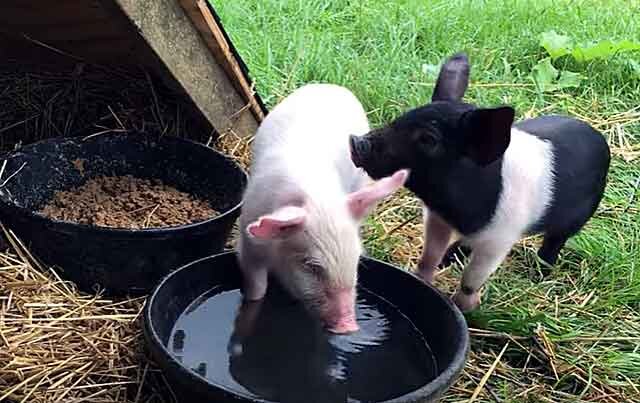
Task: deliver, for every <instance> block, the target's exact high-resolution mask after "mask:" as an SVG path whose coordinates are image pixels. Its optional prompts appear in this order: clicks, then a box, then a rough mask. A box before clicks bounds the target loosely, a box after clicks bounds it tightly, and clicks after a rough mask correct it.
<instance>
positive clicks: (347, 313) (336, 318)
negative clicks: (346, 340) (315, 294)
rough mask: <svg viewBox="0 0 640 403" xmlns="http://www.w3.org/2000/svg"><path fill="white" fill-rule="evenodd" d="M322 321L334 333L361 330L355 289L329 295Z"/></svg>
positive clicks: (333, 292)
mask: <svg viewBox="0 0 640 403" xmlns="http://www.w3.org/2000/svg"><path fill="white" fill-rule="evenodd" d="M328 294H329V295H328V297H329V299H328V301H327V304H326V305H325V309H324V310H323V312H322V319H323V320H324V322H325V323H326V326H327V329H328V330H329V331H330V332H332V333H337V334H345V333H353V332H356V331H358V330H359V327H358V322H357V321H356V307H355V303H356V298H355V296H356V294H355V289H340V290H335V291H331V292H329V293H328Z"/></svg>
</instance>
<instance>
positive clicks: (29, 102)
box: [0, 60, 211, 151]
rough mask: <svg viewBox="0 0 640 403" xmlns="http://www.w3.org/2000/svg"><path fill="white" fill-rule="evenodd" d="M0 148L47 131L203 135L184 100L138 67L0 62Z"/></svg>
mask: <svg viewBox="0 0 640 403" xmlns="http://www.w3.org/2000/svg"><path fill="white" fill-rule="evenodd" d="M0 105H2V109H1V110H0V151H6V150H10V149H12V148H13V147H14V145H16V144H17V145H19V144H29V143H32V142H34V141H38V140H42V139H46V138H51V137H68V136H92V135H102V134H108V133H122V132H145V133H153V134H159V135H162V134H169V135H173V136H177V137H189V138H195V139H197V140H200V141H204V140H206V139H207V138H208V137H209V136H210V135H211V133H210V132H209V129H207V128H206V126H205V125H204V124H203V121H202V120H200V118H196V117H195V116H194V115H193V114H192V113H191V112H189V111H190V107H188V106H187V105H186V104H185V100H184V99H183V98H182V97H180V96H177V95H176V94H175V93H174V92H173V91H171V90H169V89H167V88H166V87H164V86H163V85H162V84H161V83H160V82H159V81H158V80H156V79H155V78H154V77H152V76H151V75H150V74H149V73H148V72H146V71H145V70H143V69H140V68H127V69H124V68H117V67H114V66H100V65H93V64H87V63H76V64H75V65H74V66H72V67H61V66H58V65H37V66H35V65H26V64H24V63H23V62H17V61H13V60H3V63H2V66H0Z"/></svg>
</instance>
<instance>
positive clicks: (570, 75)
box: [556, 71, 582, 89]
mask: <svg viewBox="0 0 640 403" xmlns="http://www.w3.org/2000/svg"><path fill="white" fill-rule="evenodd" d="M580 81H582V75H581V74H580V73H574V72H572V71H561V72H560V77H559V78H558V81H557V83H556V89H562V88H575V87H578V86H579V85H580Z"/></svg>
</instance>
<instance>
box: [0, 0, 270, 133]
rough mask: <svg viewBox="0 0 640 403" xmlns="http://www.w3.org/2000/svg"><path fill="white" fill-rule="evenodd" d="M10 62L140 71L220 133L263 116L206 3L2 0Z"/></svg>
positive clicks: (0, 50)
mask: <svg viewBox="0 0 640 403" xmlns="http://www.w3.org/2000/svg"><path fill="white" fill-rule="evenodd" d="M8 59H18V60H20V61H24V62H25V63H42V62H44V61H46V62H52V63H61V64H64V63H69V62H76V63H77V62H79V61H81V62H82V61H86V62H88V63H111V64H113V63H117V64H118V65H135V66H142V67H144V68H145V70H147V71H149V72H150V73H151V74H153V75H154V77H156V78H158V79H159V80H161V81H162V83H163V84H164V85H165V86H166V87H167V88H170V89H171V90H172V91H175V93H177V94H180V95H181V96H183V97H184V98H185V100H186V101H187V103H188V104H189V105H190V108H191V109H192V112H193V113H194V114H195V115H197V116H198V117H199V118H200V119H201V120H202V122H203V123H204V124H205V125H207V126H210V128H211V129H213V130H212V131H214V132H217V133H224V132H227V131H229V130H232V131H233V132H234V133H236V134H237V135H239V136H241V137H245V136H250V135H252V134H254V132H255V130H256V128H257V126H258V124H259V123H260V121H261V120H262V119H263V117H264V115H265V113H266V112H267V111H266V108H265V106H264V104H263V103H262V102H261V100H260V98H259V96H258V95H257V94H255V93H254V91H253V86H252V82H251V79H250V78H249V75H248V72H247V68H246V66H245V65H244V63H243V62H242V60H241V59H240V57H239V56H238V54H237V52H236V50H235V49H234V47H233V45H232V43H231V41H230V40H229V37H228V36H227V34H226V33H225V31H224V29H223V28H222V25H221V23H220V20H219V18H218V16H217V15H216V13H215V11H214V9H213V7H212V6H211V5H210V4H209V3H208V2H207V1H206V0H56V1H42V0H4V1H3V2H2V5H0V63H2V61H3V60H8Z"/></svg>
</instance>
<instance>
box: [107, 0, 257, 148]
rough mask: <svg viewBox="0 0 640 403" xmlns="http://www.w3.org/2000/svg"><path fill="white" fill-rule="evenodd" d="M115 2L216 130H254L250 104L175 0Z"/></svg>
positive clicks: (245, 132) (244, 132)
mask: <svg viewBox="0 0 640 403" xmlns="http://www.w3.org/2000/svg"><path fill="white" fill-rule="evenodd" d="M115 2H116V3H117V4H118V5H119V7H120V8H121V9H122V10H123V11H124V13H125V14H126V15H127V17H128V18H129V19H130V20H131V22H132V23H133V24H134V25H135V27H136V28H137V30H138V31H139V33H140V34H141V35H142V37H143V38H144V39H145V41H146V42H147V43H148V45H149V46H150V47H151V49H152V50H153V51H154V52H155V53H156V54H157V55H158V57H159V58H160V59H161V60H162V62H163V63H164V64H165V66H166V67H167V69H168V70H169V71H170V72H171V74H172V75H173V76H174V77H175V78H176V80H177V81H178V82H179V83H180V85H181V86H182V87H184V89H185V90H186V92H187V93H188V94H189V95H190V97H191V98H192V99H193V101H194V103H195V104H196V105H197V107H198V108H199V109H200V110H201V112H202V113H203V114H204V115H205V116H206V117H207V119H209V121H210V122H211V123H212V124H213V126H214V127H215V129H216V130H217V131H218V132H219V133H224V132H226V131H228V130H232V131H233V132H235V133H236V134H238V135H239V136H242V137H247V136H251V135H253V134H254V133H255V131H256V129H257V127H258V120H257V118H256V116H255V115H254V114H253V113H251V112H252V111H253V107H252V103H251V102H250V101H249V102H248V101H247V100H246V99H245V94H242V93H239V92H238V91H237V90H236V86H235V85H234V84H233V83H232V79H231V78H230V77H229V76H228V75H227V73H226V71H225V69H224V68H223V67H222V66H221V65H220V62H219V61H218V60H216V57H214V55H213V54H212V52H211V51H210V49H209V47H208V46H207V43H206V42H205V41H204V39H203V38H202V36H201V35H200V32H199V31H198V29H197V28H196V27H195V25H194V24H193V23H192V22H191V20H190V18H189V17H188V16H187V14H186V13H185V11H184V10H183V8H182V7H181V5H180V4H179V3H178V2H177V1H176V0H154V1H139V0H115ZM250 99H253V97H251V98H250Z"/></svg>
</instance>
